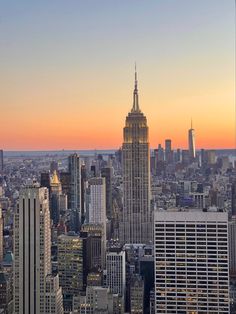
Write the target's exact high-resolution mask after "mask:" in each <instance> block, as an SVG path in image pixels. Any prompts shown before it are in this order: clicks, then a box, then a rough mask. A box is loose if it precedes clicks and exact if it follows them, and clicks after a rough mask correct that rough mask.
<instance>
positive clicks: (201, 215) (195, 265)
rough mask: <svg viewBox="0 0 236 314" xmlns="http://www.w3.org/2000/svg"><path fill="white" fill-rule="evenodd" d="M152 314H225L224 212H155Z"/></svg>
mask: <svg viewBox="0 0 236 314" xmlns="http://www.w3.org/2000/svg"><path fill="white" fill-rule="evenodd" d="M154 237H155V243H154V249H155V308H156V313H176V314H177V313H178V314H179V313H198V314H206V313H212V314H213V313H214V314H216V313H218V314H223V313H224V314H226V313H229V265H228V264H229V256H228V214H227V212H203V211H200V210H192V211H184V210H183V211H180V210H178V209H176V210H175V211H174V210H170V211H156V212H155V214H154Z"/></svg>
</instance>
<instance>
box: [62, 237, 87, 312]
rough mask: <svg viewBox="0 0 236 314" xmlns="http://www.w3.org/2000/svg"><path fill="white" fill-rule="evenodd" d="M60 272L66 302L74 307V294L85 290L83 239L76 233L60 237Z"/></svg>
mask: <svg viewBox="0 0 236 314" xmlns="http://www.w3.org/2000/svg"><path fill="white" fill-rule="evenodd" d="M57 258H58V274H59V280H60V286H61V287H62V293H63V298H64V302H65V300H70V301H68V303H71V305H66V306H67V307H70V306H71V307H72V300H73V296H74V295H78V294H79V293H80V292H81V291H82V290H83V239H82V238H81V237H79V236H78V235H75V234H74V233H71V234H70V233H68V234H67V235H64V234H62V235H60V236H59V237H58V255H57Z"/></svg>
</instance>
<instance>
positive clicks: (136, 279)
mask: <svg viewBox="0 0 236 314" xmlns="http://www.w3.org/2000/svg"><path fill="white" fill-rule="evenodd" d="M143 305H144V281H143V279H142V277H141V276H139V275H133V276H132V278H131V281H130V313H131V314H143V313H144V307H143Z"/></svg>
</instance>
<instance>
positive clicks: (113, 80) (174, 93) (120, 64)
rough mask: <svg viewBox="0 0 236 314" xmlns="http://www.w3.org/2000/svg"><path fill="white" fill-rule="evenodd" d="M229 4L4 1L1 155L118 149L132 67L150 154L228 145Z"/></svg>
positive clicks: (212, 0)
mask: <svg viewBox="0 0 236 314" xmlns="http://www.w3.org/2000/svg"><path fill="white" fill-rule="evenodd" d="M234 29H235V26H234V0H224V1H222V0H198V1H196V0H146V1H144V0H50V1H49V0H40V1H32V0H28V1H26V0H20V1H19V0H12V1H10V0H2V1H1V2H0V119H1V120H0V121H1V124H0V126H1V127H0V147H1V148H3V149H5V150H42V149H63V148H64V149H94V148H97V149H99V148H101V149H102V148H117V147H119V146H120V145H121V143H122V128H123V126H124V122H125V117H126V115H127V113H128V111H129V110H130V109H131V106H132V92H133V84H134V82H133V81H134V73H133V72H134V62H135V61H136V62H137V67H138V80H139V98H140V106H141V109H142V111H143V112H144V113H145V115H146V116H147V119H148V125H149V129H150V144H151V146H152V147H156V146H157V145H158V143H162V144H163V143H164V139H165V138H171V139H172V141H173V146H174V147H186V146H187V130H188V128H189V127H190V119H191V117H192V118H193V125H194V128H195V132H196V144H197V147H198V148H201V147H205V148H232V147H234V145H235V109H234V94H235V82H234Z"/></svg>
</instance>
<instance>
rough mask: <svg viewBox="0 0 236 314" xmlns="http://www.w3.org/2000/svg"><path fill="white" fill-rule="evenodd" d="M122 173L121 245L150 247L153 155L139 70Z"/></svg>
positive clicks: (124, 135) (125, 132) (129, 118)
mask: <svg viewBox="0 0 236 314" xmlns="http://www.w3.org/2000/svg"><path fill="white" fill-rule="evenodd" d="M123 139H124V141H123V145H122V170H123V189H124V206H123V213H122V218H121V221H120V242H121V243H122V244H123V243H150V242H151V241H152V222H151V211H150V152H149V142H148V126H147V119H146V117H145V116H144V114H143V113H142V112H141V110H140V108H139V101H138V81H137V72H136V69H135V86H134V95H133V107H132V109H131V112H129V114H128V116H127V117H126V121H125V127H124V129H123Z"/></svg>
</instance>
